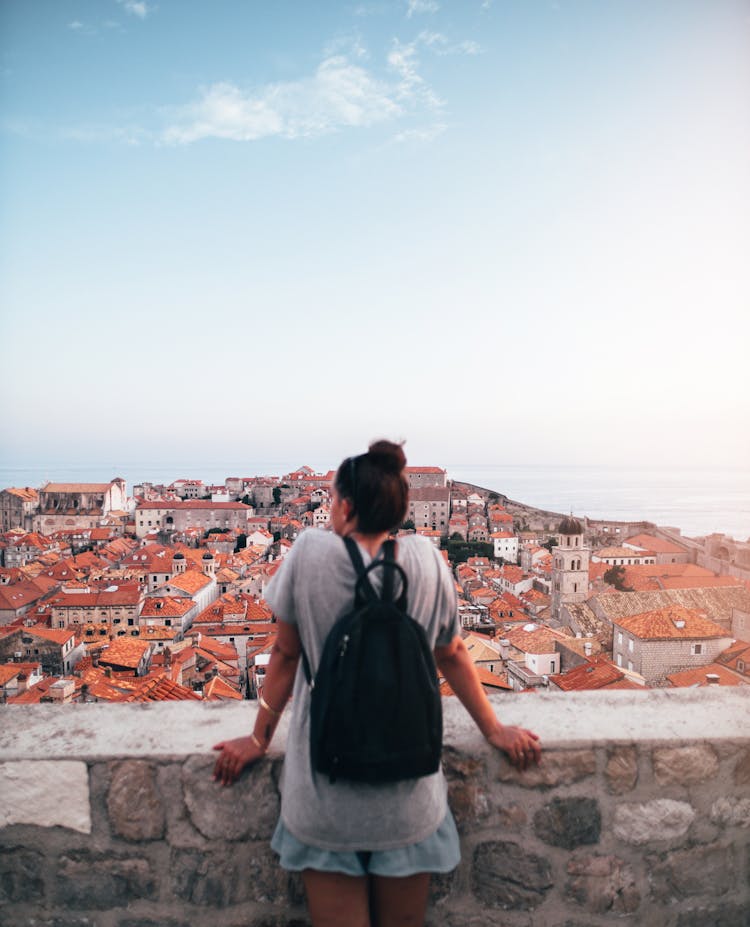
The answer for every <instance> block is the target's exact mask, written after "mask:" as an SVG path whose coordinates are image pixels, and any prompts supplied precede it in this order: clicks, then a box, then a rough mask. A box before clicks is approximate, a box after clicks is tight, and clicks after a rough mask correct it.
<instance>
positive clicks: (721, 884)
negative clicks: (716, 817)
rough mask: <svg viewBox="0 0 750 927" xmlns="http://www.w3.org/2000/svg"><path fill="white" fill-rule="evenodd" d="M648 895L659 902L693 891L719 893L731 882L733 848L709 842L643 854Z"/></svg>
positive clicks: (724, 890) (702, 893)
mask: <svg viewBox="0 0 750 927" xmlns="http://www.w3.org/2000/svg"><path fill="white" fill-rule="evenodd" d="M646 865H647V869H648V874H649V881H650V883H651V896H652V897H653V898H654V899H655V900H656V901H659V902H661V903H662V904H665V903H671V902H675V901H682V900H683V899H684V898H690V897H691V896H693V895H713V896H716V897H719V896H721V895H724V894H725V893H726V892H728V891H730V890H731V889H732V887H733V885H734V873H735V862H734V851H733V849H732V847H731V846H723V845H721V844H716V843H715V844H711V845H709V846H704V845H701V846H696V847H690V848H688V849H684V850H674V851H672V852H670V853H661V854H658V855H657V854H654V855H650V856H647V857H646Z"/></svg>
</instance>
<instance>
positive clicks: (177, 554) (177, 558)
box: [172, 550, 185, 560]
mask: <svg viewBox="0 0 750 927" xmlns="http://www.w3.org/2000/svg"><path fill="white" fill-rule="evenodd" d="M172 559H173V560H184V559H185V554H181V553H180V552H179V550H178V551H177V553H176V554H175V555H174V557H172Z"/></svg>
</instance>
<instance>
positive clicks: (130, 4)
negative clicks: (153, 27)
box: [117, 0, 155, 19]
mask: <svg viewBox="0 0 750 927" xmlns="http://www.w3.org/2000/svg"><path fill="white" fill-rule="evenodd" d="M117 2H118V3H119V4H120V6H122V7H123V9H124V10H125V12H126V13H130V15H131V16H137V17H138V19H145V18H146V17H147V16H148V14H149V13H153V11H154V9H155V7H153V6H149V5H148V3H146V2H145V0H117Z"/></svg>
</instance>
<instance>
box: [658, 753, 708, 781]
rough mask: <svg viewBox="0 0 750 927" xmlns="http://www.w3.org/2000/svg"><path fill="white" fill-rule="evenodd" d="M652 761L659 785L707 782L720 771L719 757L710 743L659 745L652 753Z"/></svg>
mask: <svg viewBox="0 0 750 927" xmlns="http://www.w3.org/2000/svg"><path fill="white" fill-rule="evenodd" d="M651 762H652V764H653V767H654V775H655V777H656V781H657V782H658V783H659V785H672V784H675V785H690V784H691V783H693V782H705V781H706V779H711V778H713V777H714V776H715V775H716V774H717V773H718V771H719V759H718V757H717V756H716V752H715V751H714V750H713V749H712V748H711V747H709V746H708V744H694V745H692V746H690V747H657V748H656V749H654V751H653V753H652V754H651Z"/></svg>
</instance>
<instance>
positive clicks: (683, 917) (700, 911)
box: [677, 904, 750, 927]
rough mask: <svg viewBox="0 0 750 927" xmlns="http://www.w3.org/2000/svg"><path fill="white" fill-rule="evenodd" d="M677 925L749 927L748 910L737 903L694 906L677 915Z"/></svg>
mask: <svg viewBox="0 0 750 927" xmlns="http://www.w3.org/2000/svg"><path fill="white" fill-rule="evenodd" d="M677 927H750V910H749V909H748V907H747V905H739V904H720V905H717V906H716V907H713V908H695V909H693V910H692V911H683V912H682V913H681V914H680V915H679V916H678V918H677Z"/></svg>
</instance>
